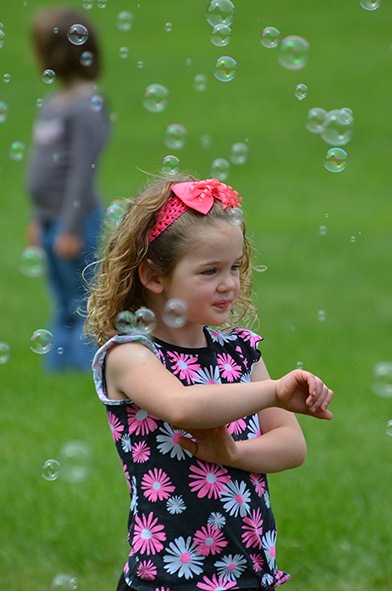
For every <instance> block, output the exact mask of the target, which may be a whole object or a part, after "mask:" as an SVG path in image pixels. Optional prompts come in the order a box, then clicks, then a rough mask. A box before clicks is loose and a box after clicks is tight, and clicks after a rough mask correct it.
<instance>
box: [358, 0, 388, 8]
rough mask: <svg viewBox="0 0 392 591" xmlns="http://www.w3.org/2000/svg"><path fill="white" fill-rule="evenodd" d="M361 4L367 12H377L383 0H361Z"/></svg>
mask: <svg viewBox="0 0 392 591" xmlns="http://www.w3.org/2000/svg"><path fill="white" fill-rule="evenodd" d="M359 3H360V5H361V6H362V8H364V9H365V10H376V8H378V7H379V6H381V3H382V0H359Z"/></svg>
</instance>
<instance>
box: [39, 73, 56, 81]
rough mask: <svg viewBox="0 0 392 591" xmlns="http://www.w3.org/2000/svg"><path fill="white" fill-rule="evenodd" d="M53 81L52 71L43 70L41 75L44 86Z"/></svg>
mask: <svg viewBox="0 0 392 591" xmlns="http://www.w3.org/2000/svg"><path fill="white" fill-rule="evenodd" d="M55 80H56V74H55V73H54V71H53V70H44V72H43V74H42V82H45V84H53V82H54V81H55Z"/></svg>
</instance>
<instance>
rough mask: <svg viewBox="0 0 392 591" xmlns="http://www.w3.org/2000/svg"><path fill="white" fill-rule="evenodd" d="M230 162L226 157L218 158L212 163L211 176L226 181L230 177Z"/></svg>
mask: <svg viewBox="0 0 392 591" xmlns="http://www.w3.org/2000/svg"><path fill="white" fill-rule="evenodd" d="M229 173H230V162H228V161H227V160H225V158H216V159H215V160H214V161H213V162H212V164H211V176H212V177H214V178H216V179H218V181H225V180H226V179H227V178H228V177H229Z"/></svg>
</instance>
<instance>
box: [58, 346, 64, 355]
mask: <svg viewBox="0 0 392 591" xmlns="http://www.w3.org/2000/svg"><path fill="white" fill-rule="evenodd" d="M63 353H64V349H63V348H62V347H57V354H58V355H62V354H63Z"/></svg>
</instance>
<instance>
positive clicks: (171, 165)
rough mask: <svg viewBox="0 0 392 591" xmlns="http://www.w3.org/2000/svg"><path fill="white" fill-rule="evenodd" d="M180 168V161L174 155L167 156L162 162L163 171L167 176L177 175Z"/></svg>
mask: <svg viewBox="0 0 392 591" xmlns="http://www.w3.org/2000/svg"><path fill="white" fill-rule="evenodd" d="M179 168H180V161H179V159H178V158H177V156H173V155H172V154H169V155H168V156H165V157H164V159H163V160H162V171H163V172H164V173H165V174H168V175H171V174H177V172H178V170H179Z"/></svg>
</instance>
